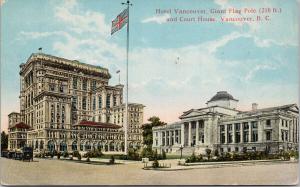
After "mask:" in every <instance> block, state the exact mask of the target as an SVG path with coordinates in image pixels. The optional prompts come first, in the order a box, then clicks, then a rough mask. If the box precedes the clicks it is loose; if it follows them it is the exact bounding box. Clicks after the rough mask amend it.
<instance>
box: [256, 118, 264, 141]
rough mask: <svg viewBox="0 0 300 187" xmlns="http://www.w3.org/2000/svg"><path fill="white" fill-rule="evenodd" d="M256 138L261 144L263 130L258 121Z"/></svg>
mask: <svg viewBox="0 0 300 187" xmlns="http://www.w3.org/2000/svg"><path fill="white" fill-rule="evenodd" d="M257 136H258V142H263V136H264V130H263V126H262V124H261V121H260V120H258V121H257Z"/></svg>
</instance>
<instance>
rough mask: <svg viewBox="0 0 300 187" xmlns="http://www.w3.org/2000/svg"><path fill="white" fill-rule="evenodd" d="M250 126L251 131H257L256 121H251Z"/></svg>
mask: <svg viewBox="0 0 300 187" xmlns="http://www.w3.org/2000/svg"><path fill="white" fill-rule="evenodd" d="M251 125H252V129H257V121H252V122H251Z"/></svg>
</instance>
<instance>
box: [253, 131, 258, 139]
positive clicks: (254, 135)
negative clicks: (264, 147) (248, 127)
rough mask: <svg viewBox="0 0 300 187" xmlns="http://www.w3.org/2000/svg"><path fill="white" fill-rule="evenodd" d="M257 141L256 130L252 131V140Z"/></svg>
mask: <svg viewBox="0 0 300 187" xmlns="http://www.w3.org/2000/svg"><path fill="white" fill-rule="evenodd" d="M257 141H258V133H257V131H252V142H257Z"/></svg>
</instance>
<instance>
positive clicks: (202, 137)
mask: <svg viewBox="0 0 300 187" xmlns="http://www.w3.org/2000/svg"><path fill="white" fill-rule="evenodd" d="M224 138H225V137H224ZM201 143H204V134H202V135H201Z"/></svg>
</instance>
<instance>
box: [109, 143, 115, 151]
mask: <svg viewBox="0 0 300 187" xmlns="http://www.w3.org/2000/svg"><path fill="white" fill-rule="evenodd" d="M109 150H110V151H115V143H114V142H110V144H109Z"/></svg>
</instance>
